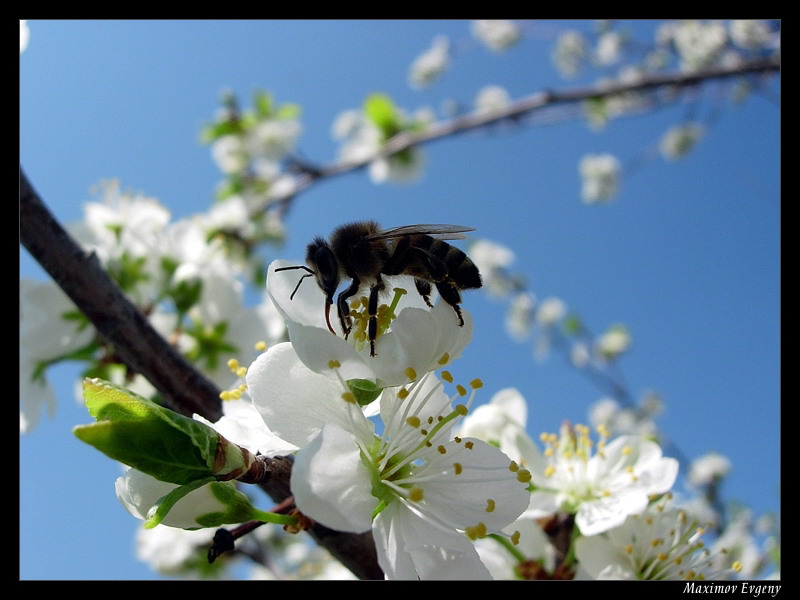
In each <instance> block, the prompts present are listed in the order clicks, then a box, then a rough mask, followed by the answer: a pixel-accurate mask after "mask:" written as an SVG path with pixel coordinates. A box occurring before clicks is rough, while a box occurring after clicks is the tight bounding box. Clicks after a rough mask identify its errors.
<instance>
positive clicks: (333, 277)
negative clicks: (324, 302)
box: [314, 246, 339, 295]
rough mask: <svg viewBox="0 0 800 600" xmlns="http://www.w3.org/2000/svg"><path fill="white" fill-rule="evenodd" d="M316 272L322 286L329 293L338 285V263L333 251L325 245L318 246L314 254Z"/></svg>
mask: <svg viewBox="0 0 800 600" xmlns="http://www.w3.org/2000/svg"><path fill="white" fill-rule="evenodd" d="M314 262H315V263H316V265H317V274H318V277H319V280H320V283H321V284H322V287H323V288H324V289H325V291H326V292H327V293H328V294H329V295H330V294H332V293H333V292H334V291H336V288H337V287H338V286H339V264H338V263H337V262H336V257H335V256H334V255H333V251H332V250H331V249H330V248H328V247H327V246H320V247H318V248H317V251H316V253H315V255H314Z"/></svg>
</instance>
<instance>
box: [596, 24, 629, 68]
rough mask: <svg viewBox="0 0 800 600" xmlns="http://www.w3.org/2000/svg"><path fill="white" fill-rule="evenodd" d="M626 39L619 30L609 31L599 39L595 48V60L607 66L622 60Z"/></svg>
mask: <svg viewBox="0 0 800 600" xmlns="http://www.w3.org/2000/svg"><path fill="white" fill-rule="evenodd" d="M623 43H624V39H623V37H622V35H621V34H620V33H619V32H617V31H607V32H605V33H603V34H602V35H601V36H600V37H599V38H598V40H597V46H596V47H595V50H594V60H595V62H597V64H599V65H601V66H604V67H607V66H610V65H614V64H616V63H618V62H619V61H620V58H621V57H622V47H623Z"/></svg>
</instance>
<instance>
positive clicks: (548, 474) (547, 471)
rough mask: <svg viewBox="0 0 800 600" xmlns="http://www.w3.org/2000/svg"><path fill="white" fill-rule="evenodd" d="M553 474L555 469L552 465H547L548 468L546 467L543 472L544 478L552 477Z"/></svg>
mask: <svg viewBox="0 0 800 600" xmlns="http://www.w3.org/2000/svg"><path fill="white" fill-rule="evenodd" d="M555 472H556V468H555V467H554V466H553V465H549V466H548V467H547V468H546V469H545V470H544V476H545V477H552V476H553V475H554V474H555Z"/></svg>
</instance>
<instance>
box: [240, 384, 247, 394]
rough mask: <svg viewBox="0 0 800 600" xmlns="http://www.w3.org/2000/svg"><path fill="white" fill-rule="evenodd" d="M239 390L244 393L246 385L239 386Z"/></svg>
mask: <svg viewBox="0 0 800 600" xmlns="http://www.w3.org/2000/svg"><path fill="white" fill-rule="evenodd" d="M239 389H240V390H242V391H243V392H244V391H245V390H246V389H247V384H246V383H241V384H239Z"/></svg>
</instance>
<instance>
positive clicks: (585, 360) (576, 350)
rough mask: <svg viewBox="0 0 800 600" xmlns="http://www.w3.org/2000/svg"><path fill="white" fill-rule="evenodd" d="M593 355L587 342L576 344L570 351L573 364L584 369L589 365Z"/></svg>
mask: <svg viewBox="0 0 800 600" xmlns="http://www.w3.org/2000/svg"><path fill="white" fill-rule="evenodd" d="M591 358H592V355H591V352H590V351H589V346H588V345H587V344H586V343H585V342H575V343H574V344H572V348H571V349H570V353H569V359H570V361H571V362H572V364H573V365H574V366H575V367H577V368H579V369H582V368H584V367H585V366H586V365H588V364H589V361H590V360H591Z"/></svg>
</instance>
